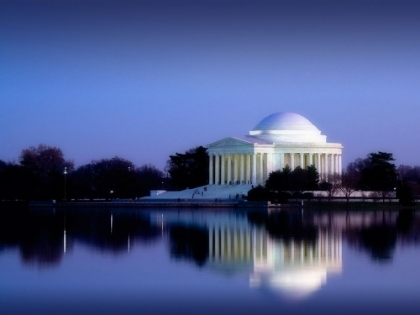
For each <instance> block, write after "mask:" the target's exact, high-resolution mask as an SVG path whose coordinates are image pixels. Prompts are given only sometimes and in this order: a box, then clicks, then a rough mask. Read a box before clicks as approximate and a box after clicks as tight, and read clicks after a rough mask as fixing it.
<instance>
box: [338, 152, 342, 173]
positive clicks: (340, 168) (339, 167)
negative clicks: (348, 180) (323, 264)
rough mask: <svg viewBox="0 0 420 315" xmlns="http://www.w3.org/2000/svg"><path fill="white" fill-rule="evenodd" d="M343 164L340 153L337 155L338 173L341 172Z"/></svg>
mask: <svg viewBox="0 0 420 315" xmlns="http://www.w3.org/2000/svg"><path fill="white" fill-rule="evenodd" d="M342 167H343V166H342V165H341V154H339V155H338V171H339V174H340V175H341V174H342V173H343V168H342Z"/></svg>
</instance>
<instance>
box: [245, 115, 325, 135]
mask: <svg viewBox="0 0 420 315" xmlns="http://www.w3.org/2000/svg"><path fill="white" fill-rule="evenodd" d="M252 130H260V131H268V130H308V131H309V130H313V131H318V128H316V127H315V126H314V125H313V124H312V123H311V122H310V121H309V120H307V119H306V118H305V117H303V116H301V115H298V114H295V113H289V112H284V113H275V114H272V115H270V116H267V117H265V118H264V119H263V120H261V121H260V122H259V123H258V125H256V126H255V127H254V129H252Z"/></svg>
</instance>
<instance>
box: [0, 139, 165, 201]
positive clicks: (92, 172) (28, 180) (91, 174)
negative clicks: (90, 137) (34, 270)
mask: <svg viewBox="0 0 420 315" xmlns="http://www.w3.org/2000/svg"><path fill="white" fill-rule="evenodd" d="M164 181H165V177H164V173H163V172H162V171H160V170H159V169H157V168H156V167H155V166H153V165H150V164H145V165H142V166H140V167H137V166H135V165H134V164H133V163H132V162H131V161H128V160H126V159H123V158H121V157H114V158H110V159H101V160H93V161H92V162H90V163H88V164H85V165H82V166H80V167H77V168H75V167H74V163H73V161H71V160H68V159H66V158H65V157H64V154H63V152H62V151H61V149H60V148H57V147H52V146H47V145H45V144H40V145H38V146H37V147H30V148H27V149H24V150H22V152H21V154H20V156H19V159H18V162H17V163H15V162H4V161H1V160H0V200H47V199H56V200H62V199H97V198H101V199H113V198H136V197H142V196H146V195H149V193H150V190H152V189H162V188H163V186H164V185H165V182H164Z"/></svg>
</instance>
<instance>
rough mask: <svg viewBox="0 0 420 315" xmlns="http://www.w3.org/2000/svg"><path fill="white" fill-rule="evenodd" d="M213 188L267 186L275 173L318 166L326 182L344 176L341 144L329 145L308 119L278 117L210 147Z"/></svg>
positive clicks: (293, 114) (298, 116)
mask: <svg viewBox="0 0 420 315" xmlns="http://www.w3.org/2000/svg"><path fill="white" fill-rule="evenodd" d="M207 149H208V153H209V156H210V162H209V163H210V164H209V184H210V185H228V184H253V185H257V184H264V183H265V181H266V180H267V178H268V175H269V174H270V173H271V172H272V171H276V170H279V169H282V168H283V167H285V166H286V165H288V166H289V167H290V168H291V169H295V168H296V167H298V166H300V167H302V168H306V167H307V166H309V165H315V167H316V168H317V170H318V172H319V174H320V177H321V179H322V180H328V176H330V175H331V174H335V173H338V174H341V170H342V165H341V155H342V149H343V146H342V145H341V144H340V143H327V136H325V135H322V134H321V131H320V130H319V129H318V128H316V127H315V126H314V125H313V124H312V123H311V122H310V121H309V120H307V119H306V118H305V117H303V116H301V115H298V114H295V113H288V112H285V113H275V114H272V115H270V116H268V117H266V118H264V119H263V120H261V122H259V123H258V124H257V125H256V126H255V128H254V129H252V130H251V131H250V132H249V135H246V136H244V137H227V138H224V139H221V140H219V141H216V142H214V143H212V144H210V145H208V146H207Z"/></svg>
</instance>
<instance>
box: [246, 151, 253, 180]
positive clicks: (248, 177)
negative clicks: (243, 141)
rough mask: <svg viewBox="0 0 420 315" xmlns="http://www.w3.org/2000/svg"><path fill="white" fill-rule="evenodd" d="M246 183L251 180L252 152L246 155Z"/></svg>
mask: <svg viewBox="0 0 420 315" xmlns="http://www.w3.org/2000/svg"><path fill="white" fill-rule="evenodd" d="M245 180H246V184H249V183H250V182H251V180H252V179H251V154H247V155H246V178H245Z"/></svg>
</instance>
